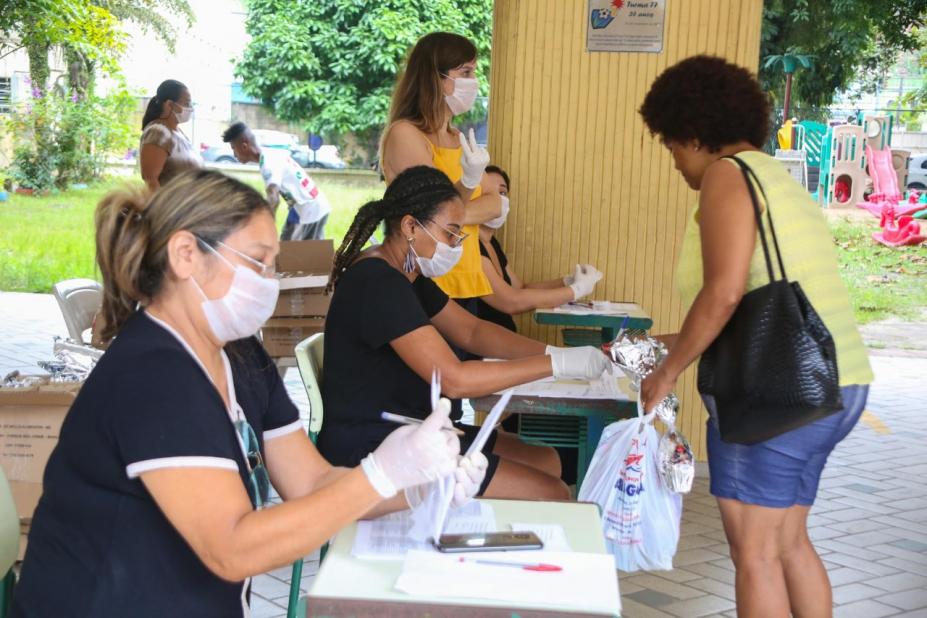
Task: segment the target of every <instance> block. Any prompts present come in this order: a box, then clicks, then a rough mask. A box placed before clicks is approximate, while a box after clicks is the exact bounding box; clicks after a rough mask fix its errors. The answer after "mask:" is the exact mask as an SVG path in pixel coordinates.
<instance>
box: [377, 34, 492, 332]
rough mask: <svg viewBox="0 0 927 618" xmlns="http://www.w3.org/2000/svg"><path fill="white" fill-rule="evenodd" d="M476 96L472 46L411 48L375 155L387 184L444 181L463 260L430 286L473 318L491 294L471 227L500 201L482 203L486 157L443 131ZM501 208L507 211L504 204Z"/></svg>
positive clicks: (447, 42) (448, 39) (425, 41)
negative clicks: (431, 172) (458, 222)
mask: <svg viewBox="0 0 927 618" xmlns="http://www.w3.org/2000/svg"><path fill="white" fill-rule="evenodd" d="M478 93H479V82H478V81H477V79H476V46H474V45H473V43H471V42H470V41H469V40H468V39H467V38H466V37H462V36H460V35H458V34H450V33H447V32H432V33H431V34H427V35H425V36H423V37H422V38H421V39H419V41H418V42H417V43H416V44H415V47H414V48H413V49H412V52H411V53H410V54H409V59H408V61H407V62H406V68H405V70H404V71H403V73H402V75H401V76H400V77H399V81H398V83H397V84H396V89H395V91H394V92H393V101H392V104H391V105H390V112H389V123H388V125H387V127H386V131H384V133H383V141H382V144H381V147H380V166H381V168H382V170H383V175H384V176H385V177H386V182H387V184H389V183H392V182H393V179H394V178H395V177H396V176H398V175H399V174H400V173H402V172H403V171H404V170H406V169H408V168H410V167H414V166H417V165H427V166H429V167H435V168H438V169H439V170H441V171H442V172H444V173H445V174H447V176H448V178H450V179H451V182H453V183H454V187H455V188H456V189H457V192H458V193H459V194H460V197H461V199H462V200H463V201H464V204H465V205H466V208H465V210H464V228H463V233H464V234H466V235H467V238H466V240H465V241H464V243H463V256H462V257H461V259H460V261H459V262H458V263H457V266H455V267H454V269H453V270H451V272H449V273H448V274H446V275H444V276H441V277H435V279H434V281H435V283H437V284H438V286H439V287H440V288H441V289H442V290H443V291H444V293H446V294H447V295H448V296H450V297H451V298H454V299H458V300H463V299H474V300H473V302H467V301H464V302H461V304H462V305H463V306H464V307H465V308H467V309H468V310H471V313H474V314H475V299H476V298H477V297H479V296H485V295H487V294H492V287H491V286H490V285H489V280H488V279H487V278H486V275H485V274H484V273H483V267H482V262H481V261H480V241H479V225H480V224H481V223H485V222H486V221H489V220H491V219H495V218H496V217H498V216H500V215H501V214H502V211H503V203H506V202H507V200H506V199H505V198H503V197H501V196H499V195H496V194H492V195H482V194H481V191H480V179H481V178H482V176H483V170H484V169H485V168H486V165H487V164H488V163H489V153H488V152H486V150H485V149H484V148H481V147H479V146H478V145H477V143H476V140H475V138H474V136H473V132H472V130H471V132H470V135H469V136H465V135H464V134H463V133H462V132H460V131H458V130H457V129H455V128H454V127H453V126H451V120H452V119H453V117H454V116H459V115H460V114H464V113H466V112H467V111H469V110H470V108H472V107H473V103H474V102H475V101H476V97H477V95H478ZM506 205H507V204H506Z"/></svg>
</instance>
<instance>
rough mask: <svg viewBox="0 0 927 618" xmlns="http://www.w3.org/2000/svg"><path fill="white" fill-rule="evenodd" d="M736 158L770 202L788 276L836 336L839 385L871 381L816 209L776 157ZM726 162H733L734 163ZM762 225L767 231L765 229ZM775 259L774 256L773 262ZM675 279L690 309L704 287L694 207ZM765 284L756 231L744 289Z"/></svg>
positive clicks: (827, 236) (748, 155)
mask: <svg viewBox="0 0 927 618" xmlns="http://www.w3.org/2000/svg"><path fill="white" fill-rule="evenodd" d="M737 157H738V158H739V159H741V160H742V161H743V162H745V163H746V164H747V165H749V166H750V168H751V169H752V170H753V171H754V173H755V174H756V177H757V179H758V180H759V182H760V184H761V185H762V187H763V191H765V193H766V197H767V198H768V199H769V203H770V204H772V208H773V210H772V216H773V223H774V224H775V226H776V237H777V238H778V240H779V248H780V250H781V253H782V261H783V262H784V264H785V272H786V274H787V275H788V277H789V280H790V281H798V282H799V283H800V284H801V287H802V290H803V291H804V292H805V294H806V295H807V296H808V300H810V301H811V304H812V306H813V307H814V309H815V311H817V312H818V315H820V316H821V319H822V320H823V321H824V324H825V325H826V326H827V329H828V330H829V331H830V334H831V336H832V337H833V338H834V345H835V346H836V348H837V371H838V373H839V376H840V386H849V385H851V384H869V383H870V382H872V378H873V376H872V369H871V368H870V367H869V356H868V355H867V354H866V348H865V346H864V345H863V341H862V338H861V337H860V335H859V331H858V330H857V328H856V320H855V318H854V317H853V308H852V306H851V305H850V296H849V294H848V293H847V289H846V286H845V285H844V283H843V280H842V279H841V278H840V270H839V267H838V265H837V256H836V253H835V252H834V246H833V240H832V237H831V235H830V230H829V229H828V227H827V222H826V221H825V220H824V215H823V214H822V213H821V209H820V207H819V206H818V205H817V204H815V202H814V200H812V199H811V197H810V196H809V195H808V192H807V191H806V190H805V189H804V188H803V187H802V186H801V185H800V184H798V183H797V182H795V181H794V180H793V179H792V177H791V176H790V175H789V173H788V171H787V170H786V169H785V167H784V166H783V165H782V164H781V163H780V162H779V161H777V160H775V159H774V158H772V157H770V156H769V155H767V154H764V153H762V152H741V153H739V154H738V155H737ZM729 163H730V164H731V165H737V164H736V163H735V162H734V161H729ZM738 169H739V168H738ZM756 195H757V198H759V200H760V202H761V204H760V207H761V208H762V209H763V210H765V207H766V205H765V204H763V203H762V200H763V194H762V193H761V192H760V191H759V190H757V191H756ZM764 221H765V214H764ZM765 227H766V233H767V235H768V234H769V228H768V226H765ZM769 247H770V251H774V249H773V245H772V240H771V237H770V240H769ZM775 260H776V258H775V254H773V263H774V264H775ZM774 272H775V273H776V275H777V276H778V274H779V273H778V266H775V267H774ZM676 279H677V286H678V288H679V293H680V295H681V296H682V302H683V306H684V307H690V306H691V305H692V302H693V301H694V300H695V297H696V295H698V293H699V291H700V290H701V288H702V245H701V239H700V236H699V211H698V206H697V205H696V206H695V208H694V209H693V210H692V212H691V214H690V216H689V218H688V220H687V221H686V231H685V236H684V237H683V242H682V250H681V252H680V256H679V263H678V265H677V267H676ZM767 283H769V275H768V274H767V271H766V260H765V258H764V257H763V247H762V245H761V244H760V240H759V232H757V241H756V249H755V250H754V253H753V259H752V261H751V262H750V275H749V277H748V279H747V291H748V292H749V291H750V290H755V289H756V288H758V287H760V286H763V285H765V284H767Z"/></svg>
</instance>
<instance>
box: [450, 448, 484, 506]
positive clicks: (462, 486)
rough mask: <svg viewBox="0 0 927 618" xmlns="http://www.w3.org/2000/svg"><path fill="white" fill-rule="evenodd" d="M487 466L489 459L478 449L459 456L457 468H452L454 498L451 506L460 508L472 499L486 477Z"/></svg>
mask: <svg viewBox="0 0 927 618" xmlns="http://www.w3.org/2000/svg"><path fill="white" fill-rule="evenodd" d="M488 467H489V460H488V459H486V456H485V455H483V453H481V452H480V451H477V452H475V453H473V454H472V455H470V456H469V457H461V458H460V461H458V462H457V469H455V470H454V479H455V481H456V482H455V483H454V500H453V501H452V502H451V506H452V507H454V508H455V509H456V508H460V507H462V506H463V505H465V504H466V503H468V502H470V500H472V499H473V498H474V497H475V496H476V494H477V492H479V491H480V485H482V484H483V479H484V478H486V469H487V468H488Z"/></svg>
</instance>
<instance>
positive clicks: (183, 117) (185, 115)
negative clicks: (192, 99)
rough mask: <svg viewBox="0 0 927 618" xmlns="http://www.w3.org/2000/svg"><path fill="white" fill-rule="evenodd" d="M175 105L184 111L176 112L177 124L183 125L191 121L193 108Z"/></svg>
mask: <svg viewBox="0 0 927 618" xmlns="http://www.w3.org/2000/svg"><path fill="white" fill-rule="evenodd" d="M175 105H176V106H177V107H179V108H180V109H181V110H183V111H180V112H174V118H176V119H177V124H183V123H185V122H187V121H188V120H190V117H191V116H193V106H192V105H191V106H190V107H183V106H182V105H180V104H179V103H175Z"/></svg>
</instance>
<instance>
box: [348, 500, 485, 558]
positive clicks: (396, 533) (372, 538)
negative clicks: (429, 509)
mask: <svg viewBox="0 0 927 618" xmlns="http://www.w3.org/2000/svg"><path fill="white" fill-rule="evenodd" d="M413 525H414V522H413V520H412V513H411V512H410V511H400V512H398V513H390V514H389V515H384V516H383V517H378V518H377V519H370V520H363V521H359V522H357V536H355V538H354V546H353V547H352V549H351V553H352V554H353V555H354V556H356V557H358V558H368V559H380V560H383V559H385V560H398V559H402V557H403V556H404V555H405V554H406V552H407V551H409V550H413V549H414V550H419V551H425V552H437V550H435V549H434V547H433V546H432V545H431V543H430V542H429V541H427V540H417V539H416V538H414V537H413V535H412V534H411V530H412V526H413ZM445 529H446V531H447V532H448V533H449V534H465V533H468V532H489V531H491V530H495V529H496V514H495V512H494V511H493V508H492V507H491V506H490V505H488V504H486V503H485V502H478V501H476V500H474V501H473V502H470V503H469V504H467V505H465V506H463V507H461V508H459V509H455V510H453V511H451V513H450V514H449V516H448V518H447V524H446V526H445Z"/></svg>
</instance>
